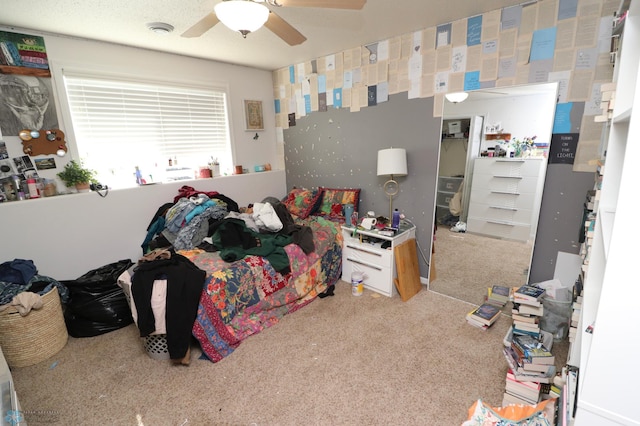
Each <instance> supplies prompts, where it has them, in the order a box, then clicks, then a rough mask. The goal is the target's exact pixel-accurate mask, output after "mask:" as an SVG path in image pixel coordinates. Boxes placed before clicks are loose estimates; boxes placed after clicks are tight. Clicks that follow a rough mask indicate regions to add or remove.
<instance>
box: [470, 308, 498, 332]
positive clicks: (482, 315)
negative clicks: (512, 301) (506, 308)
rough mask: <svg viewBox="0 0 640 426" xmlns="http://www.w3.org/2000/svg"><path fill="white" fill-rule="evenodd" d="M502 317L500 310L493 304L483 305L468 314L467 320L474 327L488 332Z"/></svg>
mask: <svg viewBox="0 0 640 426" xmlns="http://www.w3.org/2000/svg"><path fill="white" fill-rule="evenodd" d="M499 316H500V308H499V307H497V306H495V305H492V304H491V303H483V304H482V305H480V306H478V307H477V308H474V309H473V310H472V311H471V312H469V313H468V314H467V317H466V320H467V322H468V323H469V324H471V325H472V326H474V327H478V328H481V329H483V330H486V329H487V328H489V327H491V326H492V325H493V323H494V322H496V320H497V319H498V317H499Z"/></svg>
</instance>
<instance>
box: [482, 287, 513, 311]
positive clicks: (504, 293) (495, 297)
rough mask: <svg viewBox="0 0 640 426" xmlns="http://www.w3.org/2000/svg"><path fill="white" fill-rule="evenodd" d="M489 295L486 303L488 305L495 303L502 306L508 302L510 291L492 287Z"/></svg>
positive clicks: (504, 288) (506, 288)
mask: <svg viewBox="0 0 640 426" xmlns="http://www.w3.org/2000/svg"><path fill="white" fill-rule="evenodd" d="M488 293H489V295H488V298H487V301H488V302H490V303H495V304H497V305H500V306H504V305H506V304H507V302H508V301H509V300H510V297H511V289H510V288H509V287H505V286H502V285H497V284H496V285H493V286H492V287H491V288H490V289H489V291H488Z"/></svg>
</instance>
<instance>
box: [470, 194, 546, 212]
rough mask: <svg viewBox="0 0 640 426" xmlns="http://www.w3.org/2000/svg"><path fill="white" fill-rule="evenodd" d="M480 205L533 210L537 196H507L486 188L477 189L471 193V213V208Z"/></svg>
mask: <svg viewBox="0 0 640 426" xmlns="http://www.w3.org/2000/svg"><path fill="white" fill-rule="evenodd" d="M478 203H479V204H488V205H490V206H500V207H505V208H514V209H526V210H531V209H532V208H533V206H534V203H535V194H531V193H525V194H507V193H502V192H491V191H490V190H488V189H485V188H477V189H474V190H473V191H472V192H471V205H470V206H469V211H471V208H473V206H474V205H475V204H478Z"/></svg>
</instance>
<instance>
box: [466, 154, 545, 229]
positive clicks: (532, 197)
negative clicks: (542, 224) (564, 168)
mask: <svg viewBox="0 0 640 426" xmlns="http://www.w3.org/2000/svg"><path fill="white" fill-rule="evenodd" d="M546 164H547V159H546V158H538V157H536V158H502V157H480V158H476V159H475V161H474V167H473V180H472V184H471V197H470V200H469V214H468V216H467V232H472V233H476V234H482V235H487V236H490V237H496V238H506V239H511V240H518V241H527V240H529V239H532V238H533V237H534V235H535V232H536V228H537V225H538V212H539V209H540V200H541V198H542V191H543V188H544V176H545V171H546Z"/></svg>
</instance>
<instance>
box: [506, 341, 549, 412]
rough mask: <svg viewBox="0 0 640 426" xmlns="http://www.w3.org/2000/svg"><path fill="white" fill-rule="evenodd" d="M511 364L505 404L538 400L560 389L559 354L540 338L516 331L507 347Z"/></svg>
mask: <svg viewBox="0 0 640 426" xmlns="http://www.w3.org/2000/svg"><path fill="white" fill-rule="evenodd" d="M503 353H504V357H505V359H506V361H507V364H508V365H509V370H508V372H507V377H506V385H505V392H504V396H503V405H508V404H537V403H538V402H539V401H540V400H541V399H544V398H547V397H554V396H556V395H558V394H559V392H560V389H558V388H557V386H556V385H555V384H554V379H555V377H556V367H555V357H554V355H553V354H552V353H551V351H550V350H548V349H547V347H546V346H545V345H544V344H543V343H542V342H541V341H540V340H538V339H536V338H534V337H532V336H528V335H512V336H511V342H510V344H509V345H507V342H505V347H504V348H503Z"/></svg>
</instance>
